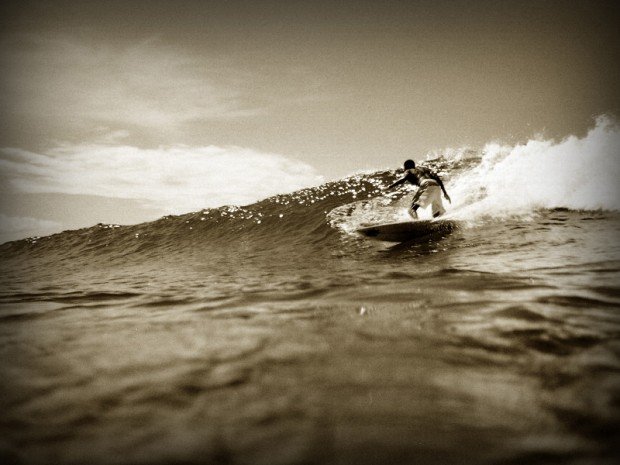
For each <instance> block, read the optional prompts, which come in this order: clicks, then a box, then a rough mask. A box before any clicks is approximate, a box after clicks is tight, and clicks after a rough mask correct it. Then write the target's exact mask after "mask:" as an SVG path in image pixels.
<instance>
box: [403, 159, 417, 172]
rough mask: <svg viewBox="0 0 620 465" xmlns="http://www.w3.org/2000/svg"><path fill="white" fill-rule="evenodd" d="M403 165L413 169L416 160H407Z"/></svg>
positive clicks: (407, 168)
mask: <svg viewBox="0 0 620 465" xmlns="http://www.w3.org/2000/svg"><path fill="white" fill-rule="evenodd" d="M403 166H404V167H405V169H406V170H412V169H414V168H415V161H413V160H407V161H405V164H404V165H403Z"/></svg>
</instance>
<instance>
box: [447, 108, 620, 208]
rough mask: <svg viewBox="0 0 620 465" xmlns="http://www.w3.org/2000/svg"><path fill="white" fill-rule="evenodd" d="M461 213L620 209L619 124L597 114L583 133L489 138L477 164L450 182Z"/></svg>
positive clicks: (449, 186) (450, 191) (453, 196)
mask: <svg viewBox="0 0 620 465" xmlns="http://www.w3.org/2000/svg"><path fill="white" fill-rule="evenodd" d="M448 189H449V193H450V195H451V197H452V199H453V204H452V208H450V210H452V212H451V215H450V216H452V217H454V218H459V219H472V220H473V219H476V218H481V217H489V216H490V217H504V216H513V215H527V214H529V213H532V212H535V211H536V210H538V209H543V208H544V209H549V208H568V209H572V210H598V209H603V210H616V211H618V210H620V127H619V125H618V122H617V121H614V120H612V119H611V118H610V117H606V116H602V117H599V118H597V120H596V125H595V127H594V128H592V129H590V130H589V132H588V133H587V135H586V136H585V137H583V138H578V137H576V136H570V137H567V138H566V139H564V140H562V141H560V142H555V141H553V140H543V139H538V140H530V141H528V142H527V143H525V144H523V145H516V146H514V147H512V146H506V145H500V144H487V145H486V146H485V147H484V149H483V155H482V160H481V162H480V164H479V165H478V166H476V167H475V168H473V169H470V170H468V171H467V172H465V173H463V174H462V175H460V176H458V177H456V178H454V179H452V180H451V182H450V183H449V185H448Z"/></svg>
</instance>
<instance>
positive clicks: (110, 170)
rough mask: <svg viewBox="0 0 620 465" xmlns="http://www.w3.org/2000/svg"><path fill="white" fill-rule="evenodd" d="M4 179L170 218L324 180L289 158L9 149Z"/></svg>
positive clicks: (0, 159) (209, 151) (251, 153)
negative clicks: (130, 204)
mask: <svg viewBox="0 0 620 465" xmlns="http://www.w3.org/2000/svg"><path fill="white" fill-rule="evenodd" d="M0 173H1V176H2V177H3V178H4V179H3V181H4V184H5V186H8V189H9V190H10V191H11V192H14V193H15V192H16V193H31V194H44V193H62V194H75V195H95V196H102V197H112V198H123V199H133V200H139V201H140V202H142V203H143V204H144V205H145V206H148V207H150V208H156V209H157V210H159V211H160V212H161V213H162V214H166V213H184V212H187V211H192V210H198V209H201V208H205V207H216V206H221V205H225V204H237V205H244V204H248V203H251V202H254V201H257V200H259V199H262V198H265V197H268V196H270V195H275V194H279V193H285V192H291V191H294V190H297V189H301V188H304V187H309V186H313V185H316V184H319V183H321V182H323V178H322V177H321V176H319V175H318V174H317V173H316V172H315V170H314V169H313V168H312V167H311V166H309V165H307V164H305V163H302V162H299V161H296V160H291V159H288V158H286V157H284V156H282V155H278V154H273V153H262V152H258V151H255V150H252V149H247V148H242V147H217V146H206V147H188V146H173V147H160V148H157V149H142V148H137V147H132V146H128V145H64V146H60V147H57V148H55V149H53V150H49V151H47V152H45V153H35V152H29V151H26V150H22V149H9V148H5V149H1V150H0ZM6 188H7V187H5V189H6Z"/></svg>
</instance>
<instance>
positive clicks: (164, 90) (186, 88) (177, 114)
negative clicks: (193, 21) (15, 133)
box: [0, 34, 260, 128]
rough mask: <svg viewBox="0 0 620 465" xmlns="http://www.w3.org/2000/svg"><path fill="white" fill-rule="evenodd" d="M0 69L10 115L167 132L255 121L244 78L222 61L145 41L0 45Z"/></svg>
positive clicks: (20, 40)
mask: <svg viewBox="0 0 620 465" xmlns="http://www.w3.org/2000/svg"><path fill="white" fill-rule="evenodd" d="M0 64H1V65H2V69H3V70H4V71H3V73H2V77H1V78H0V86H1V87H0V96H1V97H2V104H3V106H4V107H5V109H7V108H8V109H9V110H10V114H12V115H19V114H21V115H26V116H28V117H42V118H50V117H51V118H54V117H60V118H61V119H63V120H67V121H71V122H72V123H74V124H77V125H80V124H84V125H88V124H97V123H98V122H104V123H106V122H112V123H115V124H121V125H135V126H138V127H161V128H171V127H175V126H179V125H182V124H184V123H187V122H192V121H205V120H209V119H222V118H224V119H225V118H236V117H240V116H248V115H253V114H257V113H260V109H258V108H256V107H255V106H254V107H252V106H250V105H249V104H248V103H247V102H244V101H243V100H244V99H243V95H242V93H241V91H240V90H239V89H240V88H242V87H243V86H242V85H240V84H241V82H242V81H244V80H248V79H251V77H249V76H244V75H242V74H241V73H240V72H239V71H238V70H235V69H233V67H231V66H230V65H229V64H228V63H227V62H226V61H225V60H224V59H221V58H220V59H218V58H213V57H205V56H195V55H192V54H191V53H189V52H183V51H179V50H173V49H171V48H168V47H166V46H165V44H162V43H158V42H157V41H156V40H153V39H150V40H144V41H142V42H141V43H138V44H134V45H132V46H130V47H124V48H118V47H117V48H114V47H113V46H111V45H110V44H101V43H95V44H89V43H87V42H84V41H82V42H79V41H77V40H76V39H75V38H73V37H69V36H55V37H46V38H42V37H39V36H36V35H33V34H30V35H26V34H21V35H11V36H5V37H4V39H3V41H2V42H1V43H0Z"/></svg>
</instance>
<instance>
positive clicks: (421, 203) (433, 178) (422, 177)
mask: <svg viewBox="0 0 620 465" xmlns="http://www.w3.org/2000/svg"><path fill="white" fill-rule="evenodd" d="M404 169H405V175H404V176H403V177H402V178H400V179H399V180H398V181H396V182H395V183H393V184H391V185H389V186H388V187H387V188H386V190H388V189H391V188H393V187H396V186H399V185H401V184H403V183H404V182H406V181H409V182H410V183H411V184H413V185H414V186H418V187H419V189H418V190H417V192H416V193H415V194H414V196H413V199H412V201H411V207H409V210H408V212H409V215H411V217H412V218H413V219H414V220H417V219H418V208H420V207H422V208H426V207H428V206H429V205H432V208H433V218H437V217H439V216H441V215H443V214H444V213H445V212H446V209H445V208H444V207H443V203H442V201H441V192H443V196H444V197H445V198H446V200H447V201H448V202H450V203H452V201H451V200H450V196H449V195H448V193H447V192H446V188H445V187H444V185H443V182H442V181H441V178H440V177H439V176H438V175H437V173H435V172H434V171H431V170H430V169H428V168H425V167H423V166H420V167H417V168H416V166H415V162H414V161H413V160H407V161H405V164H404Z"/></svg>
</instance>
